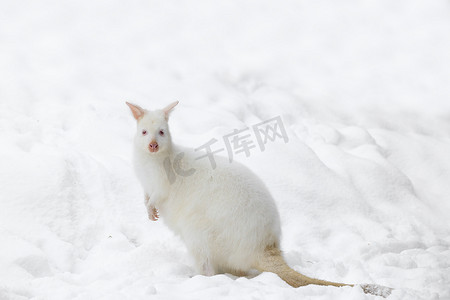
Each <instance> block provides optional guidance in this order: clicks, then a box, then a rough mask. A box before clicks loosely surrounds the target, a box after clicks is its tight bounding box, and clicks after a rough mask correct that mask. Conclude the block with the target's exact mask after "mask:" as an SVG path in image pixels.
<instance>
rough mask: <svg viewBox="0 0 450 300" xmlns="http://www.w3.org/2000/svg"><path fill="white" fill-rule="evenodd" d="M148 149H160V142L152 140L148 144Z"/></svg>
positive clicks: (154, 150)
mask: <svg viewBox="0 0 450 300" xmlns="http://www.w3.org/2000/svg"><path fill="white" fill-rule="evenodd" d="M148 149H149V150H150V152H156V151H158V143H157V142H156V141H151V142H150V144H149V145H148Z"/></svg>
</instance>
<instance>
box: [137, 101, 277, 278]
mask: <svg viewBox="0 0 450 300" xmlns="http://www.w3.org/2000/svg"><path fill="white" fill-rule="evenodd" d="M129 105H130V104H129ZM175 105H176V104H175ZM175 105H173V106H175ZM173 106H172V107H170V106H169V107H170V108H169V109H168V110H166V111H165V110H159V111H145V110H144V114H143V117H141V118H140V119H138V125H137V132H136V136H135V140H134V167H135V170H136V174H137V177H138V178H139V180H140V182H141V184H142V187H143V188H144V191H145V193H146V194H147V195H148V196H149V197H150V200H149V204H148V205H149V206H154V207H156V208H157V209H158V210H159V214H160V216H161V217H162V218H163V220H164V222H165V223H166V224H167V226H168V227H169V228H171V229H172V230H173V231H174V232H175V233H176V234H178V235H179V236H180V237H181V238H182V239H183V241H184V242H185V244H186V246H187V248H188V250H189V252H190V253H191V254H192V256H193V257H194V259H195V261H196V264H197V268H198V270H199V272H201V273H202V274H205V275H213V274H215V273H219V272H232V273H235V272H246V271H248V270H250V269H252V268H255V267H256V265H257V263H258V261H259V260H260V259H261V257H262V256H263V252H264V250H265V249H266V247H268V246H275V247H277V248H278V247H279V240H280V232H281V231H280V220H279V214H278V210H277V208H276V205H275V202H274V201H273V199H272V197H271V195H270V193H269V191H268V190H267V188H266V186H265V185H264V183H263V182H262V181H261V180H260V179H259V178H258V177H257V176H256V175H255V174H254V173H252V172H251V171H250V170H249V169H247V168H246V167H244V166H243V165H241V164H239V163H237V162H233V163H229V162H228V160H227V159H225V158H223V157H219V156H215V160H216V163H217V168H216V169H215V170H213V169H212V167H211V165H210V163H209V160H208V159H207V158H206V157H205V158H202V159H199V160H196V158H197V157H198V156H200V155H201V154H200V153H194V152H193V151H191V150H189V149H185V148H182V147H178V146H175V145H172V142H171V138H170V133H169V128H168V124H167V118H168V111H170V109H172V108H173ZM143 129H145V130H147V131H148V132H149V133H148V134H147V135H146V136H142V134H141V132H142V130H143ZM160 129H163V130H164V131H165V133H166V134H165V136H164V137H161V136H159V135H158V132H159V130H160ZM153 138H156V140H157V142H158V144H159V146H160V149H159V151H158V152H156V153H151V152H149V150H148V143H149V141H150V140H151V139H153ZM178 153H184V157H183V158H182V159H181V160H180V161H179V167H180V168H181V169H183V170H188V169H191V168H194V169H195V173H194V174H193V175H191V176H186V177H183V176H180V175H177V176H176V180H175V182H173V183H172V184H171V183H170V182H169V179H168V176H167V174H166V170H165V168H164V159H166V158H167V157H168V158H169V159H170V161H171V162H172V163H174V161H176V160H175V157H176V155H177V154H178ZM149 206H148V207H149Z"/></svg>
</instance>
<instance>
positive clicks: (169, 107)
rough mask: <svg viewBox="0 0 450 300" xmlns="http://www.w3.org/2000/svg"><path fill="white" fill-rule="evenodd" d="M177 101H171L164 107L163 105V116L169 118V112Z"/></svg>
mask: <svg viewBox="0 0 450 300" xmlns="http://www.w3.org/2000/svg"><path fill="white" fill-rule="evenodd" d="M178 103H179V101H175V102H173V103H170V104H169V105H167V106H166V107H164V108H163V109H162V110H163V112H164V117H165V118H166V120H168V119H169V114H170V112H171V111H172V109H173V108H174V107H175V106H177V104H178Z"/></svg>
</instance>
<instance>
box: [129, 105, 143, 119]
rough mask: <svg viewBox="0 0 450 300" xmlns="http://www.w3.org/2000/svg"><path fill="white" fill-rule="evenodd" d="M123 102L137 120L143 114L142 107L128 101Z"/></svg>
mask: <svg viewBox="0 0 450 300" xmlns="http://www.w3.org/2000/svg"><path fill="white" fill-rule="evenodd" d="M125 103H126V104H127V105H128V107H129V108H130V109H131V112H132V113H133V116H134V118H135V119H136V120H137V121H139V120H140V119H141V118H142V117H143V116H144V109H142V107H140V106H138V105H135V104H131V103H128V102H125Z"/></svg>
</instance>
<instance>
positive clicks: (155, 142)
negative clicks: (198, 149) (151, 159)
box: [126, 101, 178, 155]
mask: <svg viewBox="0 0 450 300" xmlns="http://www.w3.org/2000/svg"><path fill="white" fill-rule="evenodd" d="M126 104H127V105H128V107H130V109H131V112H132V113H133V116H134V118H135V119H136V121H137V131H136V136H135V138H134V143H135V147H138V148H139V149H141V150H142V151H145V152H147V153H149V154H152V155H156V154H160V153H164V152H166V151H168V150H169V149H170V147H171V145H172V141H171V139H170V132H169V125H168V124H167V121H168V120H169V114H170V112H171V111H172V109H173V108H174V107H175V106H176V105H177V104H178V101H176V102H173V103H171V104H169V105H167V106H166V107H165V108H163V109H158V110H146V109H143V108H141V107H139V106H137V105H135V104H131V103H128V102H126Z"/></svg>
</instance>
